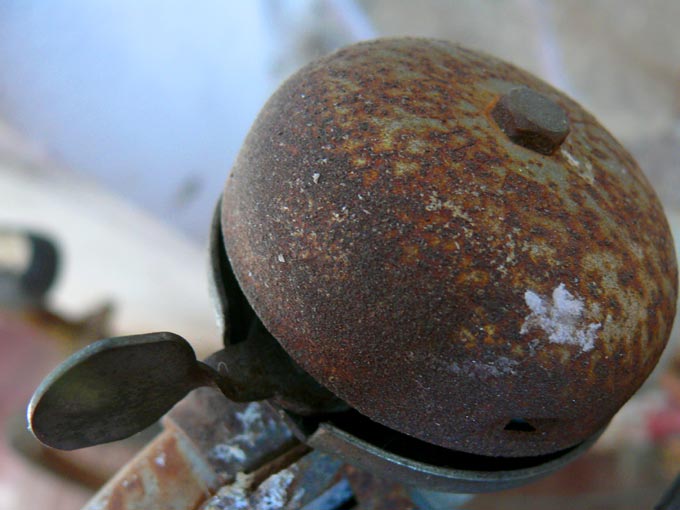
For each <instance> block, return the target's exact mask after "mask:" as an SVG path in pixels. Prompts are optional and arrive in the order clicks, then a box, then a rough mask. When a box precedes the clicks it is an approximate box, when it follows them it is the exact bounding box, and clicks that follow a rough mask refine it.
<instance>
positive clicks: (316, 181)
mask: <svg viewBox="0 0 680 510" xmlns="http://www.w3.org/2000/svg"><path fill="white" fill-rule="evenodd" d="M319 177H321V174H320V173H318V172H314V173H313V174H312V180H313V181H314V184H319Z"/></svg>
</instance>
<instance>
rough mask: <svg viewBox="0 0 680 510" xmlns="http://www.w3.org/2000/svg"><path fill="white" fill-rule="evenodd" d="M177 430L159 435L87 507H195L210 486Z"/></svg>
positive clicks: (115, 509)
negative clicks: (200, 473)
mask: <svg viewBox="0 0 680 510" xmlns="http://www.w3.org/2000/svg"><path fill="white" fill-rule="evenodd" d="M179 441H180V439H179V437H178V436H177V435H176V433H175V431H174V429H168V430H166V431H165V432H163V433H162V434H160V435H159V436H158V437H157V438H156V439H155V440H154V441H153V442H152V443H150V444H149V445H148V446H147V447H146V448H145V449H144V450H143V451H142V452H140V454H139V455H138V456H137V457H136V458H135V459H133V460H132V461H131V462H130V463H129V464H127V466H126V467H125V468H124V469H123V470H122V471H120V472H119V473H118V475H116V477H115V478H114V479H112V480H111V481H110V482H109V484H108V485H107V486H106V487H104V489H102V490H101V491H100V492H99V493H98V494H97V496H96V497H95V499H93V500H92V501H90V502H89V503H88V505H87V506H86V507H85V509H92V510H94V509H101V510H103V509H106V510H128V509H133V508H186V509H187V510H189V509H194V508H198V507H199V505H200V504H201V503H202V502H203V501H205V499H206V497H207V496H208V488H207V486H206V484H205V481H204V480H202V479H201V478H200V475H199V470H198V469H197V468H196V466H195V464H194V462H193V460H192V459H191V458H190V457H189V456H188V455H187V454H186V452H185V451H184V450H183V448H182V447H180V445H179Z"/></svg>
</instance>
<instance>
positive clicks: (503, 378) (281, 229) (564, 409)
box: [29, 39, 677, 490]
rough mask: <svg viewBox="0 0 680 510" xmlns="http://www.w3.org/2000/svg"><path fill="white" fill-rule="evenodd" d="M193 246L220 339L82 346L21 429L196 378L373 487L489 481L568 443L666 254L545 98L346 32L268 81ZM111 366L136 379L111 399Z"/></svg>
mask: <svg viewBox="0 0 680 510" xmlns="http://www.w3.org/2000/svg"><path fill="white" fill-rule="evenodd" d="M211 250H212V253H211V256H212V263H213V277H214V282H213V283H214V290H215V293H216V295H217V297H218V304H219V312H220V313H219V314H218V315H219V316H220V317H221V318H222V319H223V320H224V324H223V325H224V332H225V333H224V337H225V349H224V350H223V351H220V352H218V353H216V354H215V355H213V356H212V357H211V358H209V359H208V360H206V363H199V362H196V361H195V359H194V356H193V354H192V353H191V350H190V348H189V347H188V345H187V344H186V342H184V341H183V340H182V339H179V338H178V337H176V336H172V335H169V334H158V335H156V336H153V335H145V336H143V337H136V339H134V338H133V340H130V339H129V338H128V339H113V340H108V341H105V342H104V343H100V344H95V346H94V347H92V348H91V349H90V351H88V352H86V353H83V354H80V357H78V355H76V357H75V358H73V359H71V360H69V362H67V363H66V364H65V366H64V367H62V368H60V369H58V371H57V372H55V374H53V375H52V376H50V378H48V381H46V383H45V384H44V385H43V386H42V387H41V388H40V389H39V390H38V392H36V396H35V397H34V399H33V401H32V404H31V407H30V409H29V421H30V422H31V425H32V427H33V430H34V431H35V433H36V435H37V436H38V437H39V438H40V439H42V440H43V441H45V442H47V443H48V444H53V445H55V446H61V447H78V446H84V445H85V442H84V441H83V437H85V436H87V435H86V434H82V433H78V434H75V433H71V434H70V435H69V431H73V430H75V427H73V425H72V423H75V422H77V423H78V424H79V429H80V430H82V429H86V430H88V432H92V434H91V435H89V436H87V437H89V438H90V439H89V441H90V443H91V442H101V441H103V440H111V439H115V438H116V437H120V436H122V435H126V434H129V433H131V432H132V431H134V430H137V429H138V428H139V426H140V425H141V423H142V422H149V421H150V420H154V419H156V418H157V417H158V415H159V414H161V413H162V412H164V411H165V410H166V409H167V408H168V406H169V405H170V404H169V402H174V401H176V400H177V399H178V398H181V396H182V395H184V394H185V393H186V392H187V391H189V389H191V388H193V387H196V386H198V385H202V384H216V385H217V386H218V387H220V389H222V391H223V392H224V393H225V394H227V395H228V396H229V397H230V398H232V399H236V400H249V399H251V400H257V399H264V398H267V399H270V400H273V401H274V402H276V403H277V405H279V406H280V407H281V408H282V409H285V410H286V411H287V419H288V420H289V421H290V423H292V424H293V425H292V426H293V427H294V428H295V429H296V431H297V433H298V435H299V436H300V437H301V438H302V439H303V440H305V441H307V442H308V443H309V444H310V445H312V446H316V447H319V448H322V449H326V450H328V451H331V452H333V453H335V454H337V455H340V456H341V457H343V458H345V459H347V460H349V461H350V462H354V463H357V464H358V465H360V466H363V467H366V468H369V469H373V470H377V471H378V472H380V473H383V474H384V475H385V476H392V477H395V478H398V479H400V480H402V481H404V482H406V483H412V484H414V485H422V486H428V487H433V488H437V489H438V490H462V489H464V490H492V489H495V488H503V487H508V486H512V485H517V484H520V483H523V482H526V481H528V480H530V479H533V478H535V477H536V476H539V475H541V474H546V473H548V472H550V471H552V470H554V469H557V468H558V467H559V466H561V465H563V464H564V463H565V462H567V461H568V460H570V459H572V458H573V457H574V456H576V455H577V454H578V453H580V452H582V451H583V450H584V449H585V448H587V446H588V445H589V444H590V443H591V442H592V441H593V440H594V439H595V438H596V437H597V436H598V434H599V433H600V432H601V430H602V429H603V428H604V427H605V426H606V424H607V422H608V421H609V420H610V419H611V417H612V416H613V415H614V413H615V412H616V411H617V410H618V409H619V408H620V407H621V406H622V405H623V403H625V402H626V401H627V400H628V398H630V396H631V395H632V394H633V393H634V392H635V391H636V390H637V388H638V387H639V386H640V385H641V384H642V382H643V381H644V380H645V379H646V377H647V376H648V375H649V373H650V372H651V370H652V368H653V367H654V365H655V364H656V362H657V360H658V358H659V356H660V354H661V352H662V350H663V348H664V346H665V344H666V341H667V339H668V336H669V333H670V328H671V325H672V321H673V317H674V313H675V302H676V293H677V283H676V282H677V269H676V261H675V257H674V251H673V242H672V239H671V235H670V232H669V228H668V225H667V222H666V219H665V217H664V214H663V211H662V208H661V206H660V204H659V201H658V199H657V198H656V196H655V194H654V191H653V190H652V188H651V187H650V185H649V183H648V182H647V180H646V179H645V177H644V176H643V174H642V172H641V171H640V169H639V168H638V166H637V165H636V163H635V162H634V161H633V159H632V158H631V157H630V155H629V154H628V153H627V152H626V151H625V150H624V149H623V148H622V147H621V146H620V145H619V144H618V143H617V142H616V140H614V139H613V138H612V136H611V135H610V134H609V133H608V132H607V131H606V130H605V129H604V128H603V127H602V126H600V124H599V123H598V122H597V121H596V120H595V119H594V118H593V117H592V116H591V115H590V114H588V113H587V112H585V111H584V110H583V109H582V108H581V107H580V106H579V105H578V104H576V103H575V102H574V101H572V100H571V99H569V98H568V97H566V96H565V95H563V94H562V93H560V92H559V91H556V90H555V89H553V88H552V87H550V86H549V85H547V84H545V83H543V82H541V81H540V80H538V79H537V78H535V77H534V76H532V75H530V74H528V73H526V72H524V71H522V70H519V69H517V68H516V67H514V66H512V65H510V64H507V63H505V62H502V61H500V60H497V59H494V58H492V57H489V56H486V55H482V54H479V53H476V52H473V51H470V50H467V49H465V48H462V47H460V46H457V45H454V44H451V43H448V42H444V41H433V40H424V39H391V40H379V41H374V42H367V43H361V44H357V45H354V46H350V47H348V48H346V49H343V50H341V51H339V52H336V53H334V54H332V55H330V56H328V57H326V58H323V59H321V60H319V61H317V62H315V63H312V64H310V65H309V66H307V67H305V68H303V69H302V70H300V71H299V72H298V73H296V74H295V75H293V76H292V77H291V78H290V79H289V80H288V81H287V82H286V83H284V84H283V85H282V86H281V88H280V89H279V90H278V91H277V92H276V93H275V94H274V95H273V96H272V98H271V99H270V100H269V102H268V103H267V104H266V105H265V107H264V108H263V110H262V112H261V113H260V115H259V117H258V118H257V120H256V121H255V124H254V126H253V128H252V129H251V132H250V134H249V135H248V138H247V139H246V141H245V144H244V146H243V148H242V150H241V153H240V154H239V156H238V159H237V161H236V164H235V166H234V168H233V171H232V173H231V176H230V177H229V180H228V182H227V186H226V189H225V191H224V194H223V197H222V201H221V207H220V208H219V209H218V212H217V214H216V218H215V223H214V225H213V240H212V247H211ZM134 349H137V350H138V352H137V353H133V350H134ZM156 352H157V353H158V355H159V356H160V355H162V356H164V357H163V359H164V365H165V367H166V368H165V369H161V368H160V367H159V366H158V365H157V364H155V363H153V362H151V361H149V360H150V359H153V357H154V356H156V354H155V353H156ZM122 353H129V356H128V358H129V359H128V360H127V361H126V362H125V363H124V364H123V365H124V368H122V367H121V363H119V362H118V361H117V360H118V359H119V358H121V359H122V357H123V354H122ZM133 360H135V361H133ZM145 360H146V361H145ZM88 367H89V368H88ZM167 367H170V369H172V371H173V373H168V368H167ZM88 370H89V371H88ZM126 371H129V372H135V373H139V372H140V371H142V372H144V377H143V378H142V377H136V378H135V383H134V384H135V385H137V386H136V387H135V388H133V389H131V390H130V391H127V392H125V397H124V399H123V400H124V402H123V401H121V400H120V399H118V398H117V397H115V396H113V395H114V392H112V391H111V388H114V387H116V386H117V385H118V384H119V382H118V381H119V380H120V379H121V378H122V376H121V372H126ZM102 374H105V377H104V379H105V380H106V383H105V384H100V386H101V391H100V392H99V393H96V395H97V396H96V397H92V396H91V393H92V392H90V398H89V400H88V399H87V398H85V397H82V396H81V395H80V393H78V392H79V391H80V390H79V389H78V385H79V384H82V381H84V380H89V379H91V378H94V379H96V378H99V379H100V380H101V379H102V377H103V376H102ZM177 374H180V375H177ZM142 379H145V380H146V381H147V382H143V381H142ZM64 381H66V382H64ZM159 381H161V382H162V384H163V386H162V387H160V386H158V384H160V383H159ZM177 381H179V382H177ZM140 387H144V388H146V387H148V388H150V389H149V390H148V391H149V392H153V394H154V395H155V397H154V399H153V401H154V402H155V403H154V404H151V405H149V404H148V399H147V395H146V394H145V392H144V391H141V390H139V388H140ZM91 389H92V387H90V390H91ZM145 391H146V390H145ZM71 395H75V397H73V396H71ZM74 402H75V404H74ZM125 403H127V404H129V405H128V407H129V408H130V409H135V413H136V414H135V413H131V412H128V410H126V409H123V410H121V408H124V407H125V406H124V405H123V404H125ZM64 409H67V410H68V412H67V411H64ZM133 414H134V415H135V416H134V417H132V418H130V416H132V415H133ZM114 415H115V416H116V417H117V418H116V420H117V421H115V423H118V424H119V426H118V427H117V428H116V427H112V426H111V423H112V418H111V417H112V416H114ZM121 417H122V418H121ZM93 422H96V423H98V425H97V426H92V425H88V423H89V424H91V423H93ZM114 429H115V430H114ZM133 429H134V430H133ZM56 430H59V431H60V432H55V431H56ZM93 431H94V432H93ZM67 436H68V439H67Z"/></svg>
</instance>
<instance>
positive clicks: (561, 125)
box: [491, 87, 569, 154]
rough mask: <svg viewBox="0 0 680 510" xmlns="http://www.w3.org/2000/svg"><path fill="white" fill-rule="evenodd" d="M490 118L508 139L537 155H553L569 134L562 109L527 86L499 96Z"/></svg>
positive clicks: (567, 122)
mask: <svg viewBox="0 0 680 510" xmlns="http://www.w3.org/2000/svg"><path fill="white" fill-rule="evenodd" d="M491 115H492V117H493V119H494V121H495V122H496V124H498V126H499V127H500V128H501V130H502V131H503V132H504V133H505V134H506V135H507V136H508V138H510V140H512V141H513V142H514V143H516V144H517V145H521V146H522V147H526V148H527V149H531V150H533V151H535V152H538V153H540V154H552V153H553V152H555V150H557V148H558V147H559V146H560V145H562V142H564V140H565V138H566V137H567V135H568V134H569V118H568V117H567V114H566V112H565V111H564V110H563V109H562V107H561V106H559V105H558V104H557V103H555V102H554V101H552V100H551V99H549V98H547V97H546V96H544V95H543V94H540V93H538V92H536V91H535V90H532V89H530V88H529V87H516V88H514V89H512V90H511V91H510V92H508V93H507V94H505V95H504V96H502V97H501V98H500V99H499V100H498V102H497V103H496V106H495V107H494V109H493V110H492V112H491Z"/></svg>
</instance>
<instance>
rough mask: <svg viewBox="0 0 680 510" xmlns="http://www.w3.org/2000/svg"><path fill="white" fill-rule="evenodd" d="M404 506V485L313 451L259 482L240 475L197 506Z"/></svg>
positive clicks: (226, 509) (307, 509) (309, 509)
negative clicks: (201, 504)
mask: <svg viewBox="0 0 680 510" xmlns="http://www.w3.org/2000/svg"><path fill="white" fill-rule="evenodd" d="M235 508H244V509H245V508H248V509H252V510H278V509H284V508H285V509H286V510H338V509H343V508H344V509H349V508H357V509H362V510H386V509H390V510H407V509H409V510H410V509H413V508H414V503H413V500H412V499H411V496H410V495H409V492H408V489H407V488H405V487H404V486H403V485H399V484H397V483H394V482H388V481H384V480H381V479H378V478H375V477H374V476H372V475H371V474H369V473H367V472H364V471H360V470H358V469H356V468H354V467H352V466H349V465H347V464H344V463H343V462H341V461H338V460H336V459H334V458H332V457H330V456H328V455H326V454H324V453H321V452H317V451H313V452H310V453H308V454H306V455H305V456H303V457H302V458H300V459H299V460H298V461H296V462H294V463H291V464H290V465H288V466H286V467H285V468H284V469H281V470H279V471H276V472H275V473H272V474H271V475H270V476H268V477H266V478H264V479H263V480H261V481H258V482H257V483H253V481H252V477H251V476H248V475H244V474H241V475H240V476H238V477H237V479H236V481H235V482H234V483H232V484H227V485H225V486H224V487H222V488H220V490H219V491H217V493H216V494H215V495H214V496H213V497H212V498H210V499H209V500H208V501H207V502H206V503H205V504H204V505H203V506H202V507H201V510H231V509H235Z"/></svg>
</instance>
